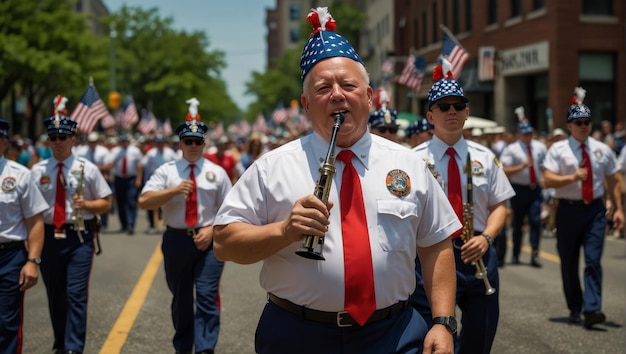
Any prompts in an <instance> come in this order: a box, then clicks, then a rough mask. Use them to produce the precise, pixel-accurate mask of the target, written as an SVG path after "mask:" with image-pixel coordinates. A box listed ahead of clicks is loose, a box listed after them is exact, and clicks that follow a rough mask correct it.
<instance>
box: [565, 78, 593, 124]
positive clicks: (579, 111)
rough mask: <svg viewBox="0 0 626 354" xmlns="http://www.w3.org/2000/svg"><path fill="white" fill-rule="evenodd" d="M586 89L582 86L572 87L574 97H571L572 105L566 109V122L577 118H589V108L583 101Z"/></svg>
mask: <svg viewBox="0 0 626 354" xmlns="http://www.w3.org/2000/svg"><path fill="white" fill-rule="evenodd" d="M586 95H587V90H585V89H584V88H582V87H576V88H575V89H574V97H573V98H572V105H571V106H569V109H568V110H567V122H568V123H569V122H571V121H573V120H574V119H578V118H591V110H590V109H589V107H587V105H586V104H584V103H583V102H584V101H585V96H586Z"/></svg>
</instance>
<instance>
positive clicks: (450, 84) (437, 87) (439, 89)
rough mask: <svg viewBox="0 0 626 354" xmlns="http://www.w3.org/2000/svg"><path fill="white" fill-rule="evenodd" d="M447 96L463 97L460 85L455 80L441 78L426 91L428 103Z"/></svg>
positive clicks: (430, 103)
mask: <svg viewBox="0 0 626 354" xmlns="http://www.w3.org/2000/svg"><path fill="white" fill-rule="evenodd" d="M448 96H458V97H465V96H464V94H463V89H462V88H461V85H459V83H458V82H457V81H456V80H452V79H442V80H439V81H437V82H435V83H434V84H433V86H432V87H431V89H430V90H429V91H428V104H429V106H430V105H432V104H433V103H434V102H436V101H438V100H440V99H442V98H444V97H448Z"/></svg>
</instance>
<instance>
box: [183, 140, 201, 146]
mask: <svg viewBox="0 0 626 354" xmlns="http://www.w3.org/2000/svg"><path fill="white" fill-rule="evenodd" d="M183 143H184V144H185V145H187V146H191V145H192V144H196V145H198V146H202V145H204V139H185V140H183Z"/></svg>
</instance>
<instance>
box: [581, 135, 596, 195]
mask: <svg viewBox="0 0 626 354" xmlns="http://www.w3.org/2000/svg"><path fill="white" fill-rule="evenodd" d="M585 148H586V146H585V144H580V149H581V150H582V153H583V154H582V155H583V160H582V161H581V162H580V167H582V168H586V169H587V179H585V180H584V181H583V200H585V201H586V202H588V203H591V201H592V200H593V170H592V169H591V160H589V155H588V154H587V151H586V150H585Z"/></svg>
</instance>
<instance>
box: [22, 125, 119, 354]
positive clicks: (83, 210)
mask: <svg viewBox="0 0 626 354" xmlns="http://www.w3.org/2000/svg"><path fill="white" fill-rule="evenodd" d="M44 126H45V127H46V128H47V130H48V139H49V142H50V145H51V147H52V157H51V158H49V159H47V160H44V161H41V162H38V163H37V164H36V165H35V166H33V169H32V171H33V175H34V177H35V180H36V181H38V184H39V189H40V190H41V191H42V192H43V195H44V197H45V199H46V200H47V201H48V204H49V205H51V206H54V207H53V208H49V209H47V210H46V211H44V221H45V243H44V247H43V251H42V254H41V276H42V278H43V281H44V284H45V286H46V294H47V295H48V309H49V312H50V320H51V322H52V330H53V333H54V344H53V346H52V348H53V352H54V353H65V354H76V353H83V351H84V348H85V339H86V335H87V301H88V290H89V274H90V272H91V266H92V263H93V257H94V231H95V230H96V229H97V221H96V217H95V216H96V215H97V214H101V213H105V212H106V211H107V210H108V209H109V207H110V204H109V201H108V199H107V197H108V196H109V195H111V189H110V188H109V186H108V185H107V183H106V181H105V180H104V177H102V174H101V173H100V171H99V170H98V167H96V166H95V165H94V164H93V163H91V162H89V161H87V160H86V159H84V158H80V157H77V156H75V155H73V154H72V146H73V145H74V144H75V143H76V138H75V136H74V135H75V133H76V126H77V123H76V122H75V121H73V120H71V119H70V117H68V116H65V115H62V114H58V113H57V114H55V115H54V116H51V117H49V118H47V119H46V120H45V121H44ZM81 183H82V184H81Z"/></svg>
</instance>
